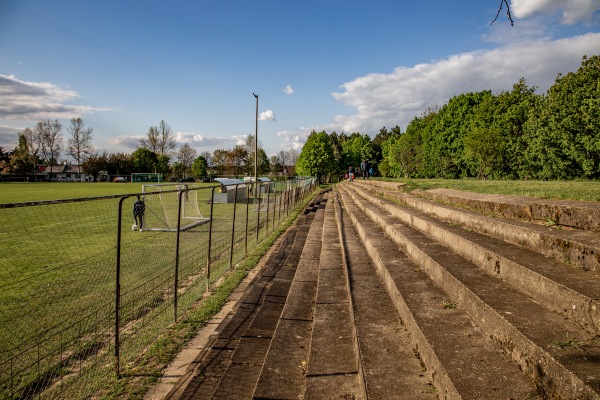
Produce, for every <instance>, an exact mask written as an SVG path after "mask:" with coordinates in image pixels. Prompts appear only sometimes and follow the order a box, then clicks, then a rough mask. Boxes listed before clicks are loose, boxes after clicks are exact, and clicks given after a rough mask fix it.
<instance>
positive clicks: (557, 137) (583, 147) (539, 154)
mask: <svg viewBox="0 0 600 400" xmlns="http://www.w3.org/2000/svg"><path fill="white" fill-rule="evenodd" d="M599 99H600V56H594V57H591V58H589V59H588V58H587V57H584V58H583V61H582V64H581V66H580V67H579V69H578V70H577V71H576V72H571V73H568V74H566V75H564V76H562V75H559V76H558V77H557V78H556V81H555V83H554V85H552V87H550V89H549V90H548V93H547V95H546V96H545V97H544V98H543V100H542V101H541V102H540V103H539V104H538V107H536V108H535V113H534V114H533V116H532V118H530V119H529V120H528V123H527V125H526V134H527V137H528V140H529V142H530V145H529V147H528V149H527V154H526V156H527V159H528V160H529V161H530V162H531V163H532V165H533V169H534V171H535V173H536V177H537V178H540V179H573V178H578V177H581V178H588V179H597V178H600V100H599Z"/></svg>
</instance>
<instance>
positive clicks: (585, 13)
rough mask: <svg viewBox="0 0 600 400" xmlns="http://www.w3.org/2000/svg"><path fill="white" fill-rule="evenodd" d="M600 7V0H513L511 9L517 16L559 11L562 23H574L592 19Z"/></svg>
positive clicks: (522, 16) (523, 16)
mask: <svg viewBox="0 0 600 400" xmlns="http://www.w3.org/2000/svg"><path fill="white" fill-rule="evenodd" d="M599 9H600V0H512V1H511V10H512V13H513V14H514V16H515V17H516V18H527V17H530V16H533V15H535V14H548V13H554V12H559V13H561V14H562V23H563V24H566V25H573V24H576V23H578V22H581V21H586V20H590V19H591V18H592V17H593V15H594V13H595V12H596V11H598V10H599Z"/></svg>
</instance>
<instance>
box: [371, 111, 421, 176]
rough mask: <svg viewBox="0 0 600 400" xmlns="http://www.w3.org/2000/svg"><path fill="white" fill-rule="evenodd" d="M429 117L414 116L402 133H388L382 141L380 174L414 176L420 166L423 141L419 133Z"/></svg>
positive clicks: (416, 174) (417, 173)
mask: <svg viewBox="0 0 600 400" xmlns="http://www.w3.org/2000/svg"><path fill="white" fill-rule="evenodd" d="M432 119H433V115H430V116H429V117H423V118H418V117H415V118H413V120H412V121H411V122H410V123H409V124H408V126H407V127H406V132H405V133H403V134H402V135H389V136H388V139H387V140H386V141H385V142H384V143H383V146H382V156H383V159H384V161H385V163H384V164H383V170H381V167H380V172H381V174H382V175H383V174H385V175H384V176H393V177H404V178H414V177H416V176H418V175H419V169H420V168H421V167H422V151H423V143H422V139H421V134H422V131H423V128H424V126H425V125H426V123H427V121H428V120H432Z"/></svg>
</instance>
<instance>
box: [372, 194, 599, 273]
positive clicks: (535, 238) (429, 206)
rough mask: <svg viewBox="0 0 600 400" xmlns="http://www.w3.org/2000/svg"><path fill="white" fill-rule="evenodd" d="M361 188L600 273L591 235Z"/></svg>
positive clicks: (596, 242)
mask: <svg viewBox="0 0 600 400" xmlns="http://www.w3.org/2000/svg"><path fill="white" fill-rule="evenodd" d="M361 187H363V188H365V189H366V190H369V191H370V192H372V193H377V194H379V195H380V196H383V197H387V198H391V199H393V200H395V201H399V202H401V203H403V204H405V205H407V206H410V207H413V208H415V209H418V210H420V211H423V212H425V213H427V214H431V215H434V216H435V217H436V218H439V219H442V220H444V221H447V222H451V223H455V224H460V225H462V226H464V227H466V228H468V229H472V230H475V231H477V232H481V233H484V234H486V235H489V236H493V237H496V238H498V239H501V240H504V241H507V242H510V243H513V244H515V245H519V246H526V247H528V248H529V249H531V250H533V251H536V252H539V253H540V254H543V255H545V256H550V257H553V258H555V259H556V260H557V261H560V262H568V263H570V264H571V265H572V266H573V267H574V268H579V269H584V270H590V271H594V272H595V273H596V274H598V273H600V238H598V235H595V234H593V233H591V232H584V231H580V230H576V231H567V230H557V229H552V228H549V227H546V226H543V225H539V224H534V223H531V222H524V221H521V220H518V219H514V218H508V217H490V216H488V215H486V214H484V213H481V212H475V211H469V210H466V209H464V208H460V207H453V206H451V205H448V204H442V203H440V202H436V201H434V200H427V199H424V198H422V197H418V196H413V195H410V194H407V193H401V192H398V191H394V190H384V189H381V188H375V187H373V186H370V185H368V184H364V183H363V184H361Z"/></svg>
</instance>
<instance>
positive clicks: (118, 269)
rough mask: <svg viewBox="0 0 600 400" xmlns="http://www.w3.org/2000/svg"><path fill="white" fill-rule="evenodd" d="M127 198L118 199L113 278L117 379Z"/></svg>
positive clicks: (119, 372) (119, 353)
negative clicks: (124, 207) (122, 239)
mask: <svg viewBox="0 0 600 400" xmlns="http://www.w3.org/2000/svg"><path fill="white" fill-rule="evenodd" d="M126 198H127V197H121V198H120V199H119V207H118V212H119V214H118V215H117V260H116V271H115V272H116V277H115V372H116V374H117V377H118V378H120V377H121V369H120V366H121V362H120V361H121V348H120V338H119V325H120V323H121V321H120V320H119V318H120V314H119V313H120V308H121V222H122V215H121V214H122V211H123V201H125V199H126Z"/></svg>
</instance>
